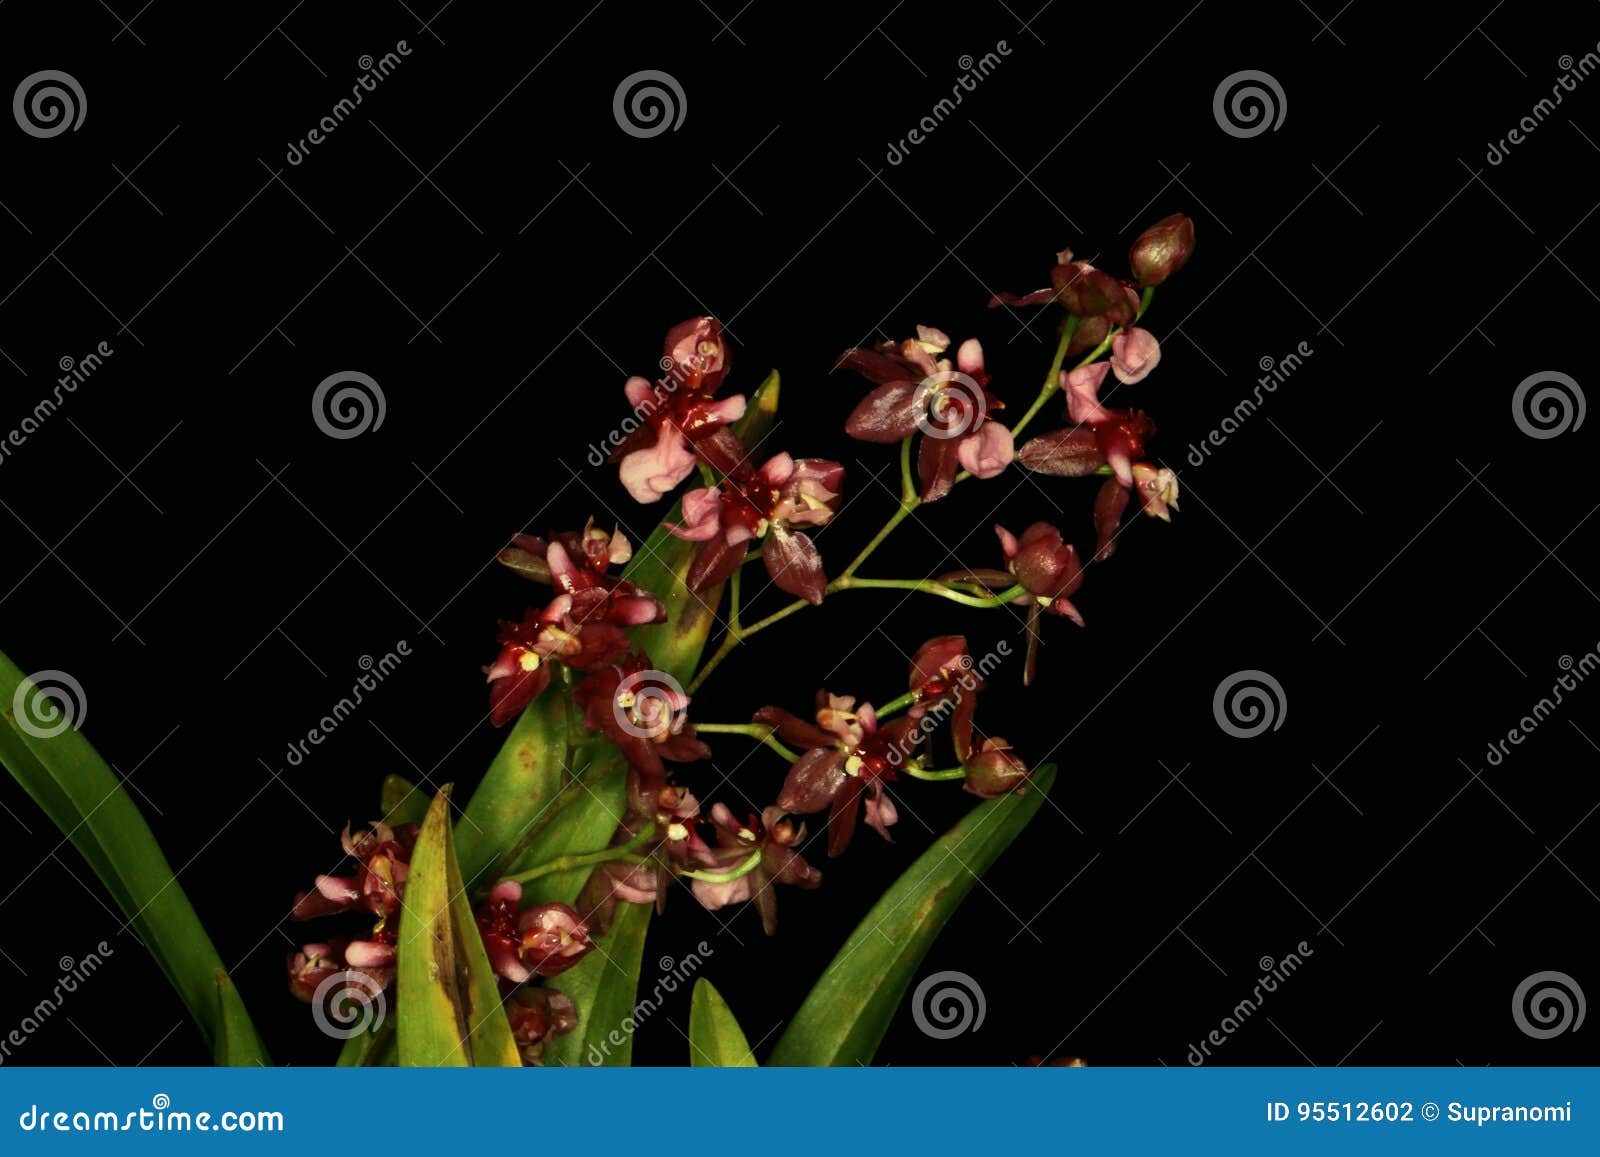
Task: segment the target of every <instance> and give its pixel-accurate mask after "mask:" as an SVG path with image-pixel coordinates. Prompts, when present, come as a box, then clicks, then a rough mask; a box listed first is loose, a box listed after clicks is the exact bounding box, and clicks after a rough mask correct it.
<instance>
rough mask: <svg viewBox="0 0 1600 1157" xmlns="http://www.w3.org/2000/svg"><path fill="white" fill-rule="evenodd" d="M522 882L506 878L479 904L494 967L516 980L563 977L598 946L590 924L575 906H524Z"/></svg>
mask: <svg viewBox="0 0 1600 1157" xmlns="http://www.w3.org/2000/svg"><path fill="white" fill-rule="evenodd" d="M521 902H522V885H521V884H519V883H517V881H515V880H502V881H500V883H498V884H496V885H495V886H494V889H493V890H492V891H491V892H490V893H489V898H488V899H487V900H485V901H484V902H483V904H482V905H481V906H480V907H479V908H478V913H477V920H478V928H479V930H480V932H481V933H482V935H483V947H484V951H485V953H486V954H487V955H488V957H489V966H490V967H491V968H493V969H494V971H495V972H496V973H497V974H498V975H500V976H502V977H504V978H505V979H506V980H509V981H511V983H513V984H524V983H526V982H527V981H529V980H531V979H533V978H534V977H535V976H559V975H560V974H561V973H563V972H565V971H566V970H567V969H569V968H571V967H572V966H573V965H574V964H576V963H578V961H580V960H582V959H583V958H584V957H585V956H587V955H588V954H589V953H590V952H591V951H592V950H593V949H594V941H593V940H591V939H590V938H589V926H588V924H587V923H585V922H584V920H583V918H582V917H581V916H579V915H578V913H577V912H576V911H574V910H573V909H572V908H571V907H570V906H568V905H566V904H560V903H554V902H552V903H549V904H535V905H534V906H533V907H531V908H526V909H521V910H519V908H520V905H521Z"/></svg>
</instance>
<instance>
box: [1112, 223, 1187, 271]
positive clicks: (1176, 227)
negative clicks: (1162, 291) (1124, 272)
mask: <svg viewBox="0 0 1600 1157" xmlns="http://www.w3.org/2000/svg"><path fill="white" fill-rule="evenodd" d="M1193 252H1194V222H1193V221H1192V220H1190V219H1189V218H1188V217H1185V216H1184V215H1183V214H1182V213H1174V214H1173V215H1172V216H1171V217H1164V218H1162V219H1161V220H1160V221H1157V222H1156V223H1155V224H1154V225H1152V226H1150V228H1148V229H1146V230H1145V231H1144V232H1143V233H1141V234H1139V239H1138V240H1137V241H1135V242H1134V243H1133V248H1131V249H1129V250H1128V268H1129V269H1131V270H1133V277H1134V280H1135V281H1137V282H1138V283H1139V284H1140V285H1142V286H1151V285H1160V284H1161V283H1162V282H1163V281H1165V280H1166V279H1167V278H1169V277H1171V276H1172V275H1173V274H1174V273H1176V272H1178V270H1180V269H1182V268H1183V264H1184V262H1186V261H1188V260H1189V254H1191V253H1193Z"/></svg>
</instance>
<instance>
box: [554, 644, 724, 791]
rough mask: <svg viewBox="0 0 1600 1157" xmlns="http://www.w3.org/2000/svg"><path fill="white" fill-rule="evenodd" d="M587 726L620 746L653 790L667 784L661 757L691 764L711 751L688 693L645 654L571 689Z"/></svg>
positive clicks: (599, 672) (598, 670) (609, 665)
mask: <svg viewBox="0 0 1600 1157" xmlns="http://www.w3.org/2000/svg"><path fill="white" fill-rule="evenodd" d="M572 701H573V702H574V703H576V704H577V705H578V707H579V708H580V709H581V710H582V711H583V725H584V727H586V728H587V729H588V730H590V731H598V732H600V733H601V734H602V735H604V736H605V737H606V738H607V739H610V740H611V741H612V742H613V743H615V744H616V745H617V746H618V747H620V748H621V749H622V754H623V755H624V756H626V757H627V760H628V763H629V765H630V766H632V767H633V768H635V769H636V770H637V771H638V772H639V773H640V775H641V776H642V777H643V782H644V783H646V784H647V785H650V789H651V790H655V789H656V788H658V787H659V786H660V785H661V784H664V783H665V779H666V768H665V767H664V766H663V765H662V762H661V761H662V760H664V759H668V760H671V761H673V762H674V763H689V762H692V761H694V760H697V759H705V758H707V757H709V756H710V755H711V749H710V748H709V747H707V746H706V745H705V744H704V743H703V742H701V741H700V740H699V739H698V738H696V737H695V733H694V724H692V723H690V722H689V716H688V708H689V697H688V696H687V695H685V694H684V693H683V689H682V688H681V687H679V686H678V685H677V682H676V680H674V679H673V678H672V677H671V676H670V675H667V674H666V673H665V672H663V671H658V670H657V669H656V668H654V667H652V666H651V665H650V659H649V658H648V657H647V656H646V655H645V654H643V653H642V652H637V653H635V654H633V655H630V656H628V657H627V658H626V659H623V660H622V661H620V662H608V663H607V664H606V665H605V666H603V667H599V668H596V669H595V670H594V671H592V672H591V673H590V674H589V675H588V677H587V678H585V679H584V680H583V682H581V683H579V684H578V685H577V686H576V687H574V688H573V691H572Z"/></svg>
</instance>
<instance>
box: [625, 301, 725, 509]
mask: <svg viewBox="0 0 1600 1157" xmlns="http://www.w3.org/2000/svg"><path fill="white" fill-rule="evenodd" d="M665 351H666V352H665V356H664V357H663V358H662V366H663V368H664V369H665V370H666V371H667V373H666V376H665V377H664V378H663V379H662V380H661V381H659V382H657V383H655V384H654V385H652V384H651V383H650V382H649V380H648V379H646V378H640V377H633V378H629V379H628V380H627V382H626V383H625V384H624V386H623V391H624V393H626V394H627V396H628V401H629V402H631V403H632V404H633V407H634V410H635V411H636V412H637V414H638V415H639V417H640V418H641V419H643V422H644V424H643V425H642V426H640V427H639V428H638V429H637V430H635V431H633V433H631V434H629V435H628V436H627V437H626V438H625V439H623V441H622V442H621V443H620V444H619V445H618V446H617V448H616V449H615V450H614V451H613V452H612V454H611V459H612V461H614V462H620V463H621V478H622V484H623V486H624V487H626V488H627V491H628V493H629V494H630V495H632V496H633V497H634V499H635V500H636V501H639V502H656V501H658V500H659V499H660V498H661V497H662V496H663V495H665V494H667V493H669V492H670V491H672V490H673V489H675V488H676V487H677V485H678V484H679V483H680V482H682V481H683V480H684V479H685V478H687V477H689V475H690V474H691V473H693V472H694V465H695V461H696V456H697V455H698V457H699V458H700V459H703V460H704V461H706V462H707V463H709V464H710V465H711V466H713V467H715V468H716V469H718V470H720V471H722V472H724V473H732V472H733V471H734V470H736V469H738V468H739V466H740V465H741V464H742V463H743V461H744V459H745V450H744V446H743V445H742V444H741V443H740V441H739V439H738V438H737V437H736V436H735V435H734V434H733V432H732V431H731V430H728V429H727V428H726V427H727V425H728V423H730V422H734V421H737V420H738V419H739V418H741V417H742V416H743V415H744V407H745V400H744V397H743V396H742V395H735V396H733V397H730V398H724V399H722V400H718V399H717V398H716V397H715V396H714V395H715V394H716V392H717V389H718V387H719V386H721V385H722V379H723V378H725V377H726V376H727V373H728V346H727V342H726V341H724V340H723V336H722V326H721V324H720V323H718V321H717V320H716V319H715V318H711V317H697V318H691V319H690V320H688V321H686V322H683V323H681V324H680V325H677V326H674V327H673V328H672V329H671V330H670V331H669V332H668V333H667V340H666V347H665Z"/></svg>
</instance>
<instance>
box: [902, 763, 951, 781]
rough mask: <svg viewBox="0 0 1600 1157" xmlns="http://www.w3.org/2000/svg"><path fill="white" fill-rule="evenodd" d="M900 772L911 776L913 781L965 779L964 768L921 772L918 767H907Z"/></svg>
mask: <svg viewBox="0 0 1600 1157" xmlns="http://www.w3.org/2000/svg"><path fill="white" fill-rule="evenodd" d="M900 770H901V771H903V772H905V773H906V774H907V775H909V776H911V777H912V778H913V779H926V780H942V779H966V778H967V771H966V768H963V767H947V768H944V769H942V770H940V771H923V770H922V769H921V768H920V767H909V766H907V767H902V768H901V769H900Z"/></svg>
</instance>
